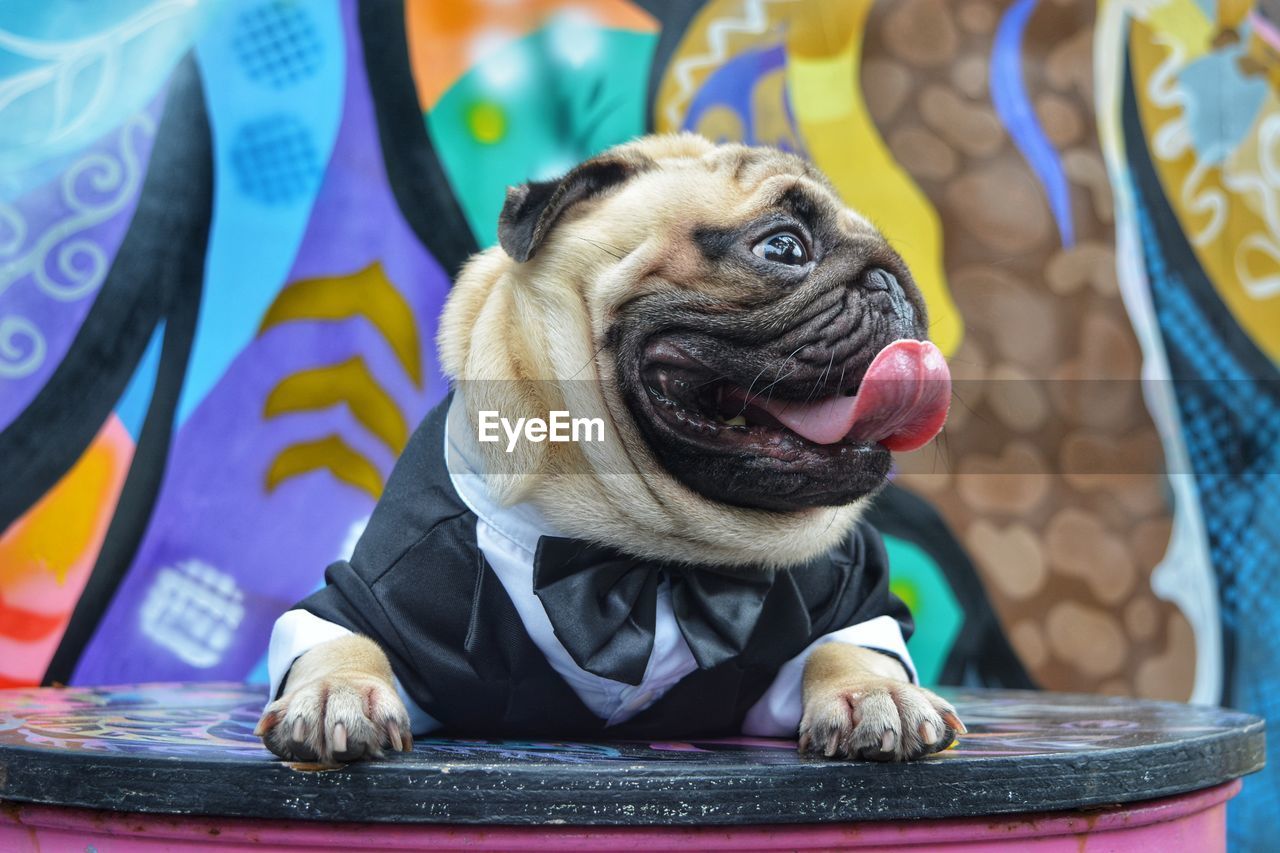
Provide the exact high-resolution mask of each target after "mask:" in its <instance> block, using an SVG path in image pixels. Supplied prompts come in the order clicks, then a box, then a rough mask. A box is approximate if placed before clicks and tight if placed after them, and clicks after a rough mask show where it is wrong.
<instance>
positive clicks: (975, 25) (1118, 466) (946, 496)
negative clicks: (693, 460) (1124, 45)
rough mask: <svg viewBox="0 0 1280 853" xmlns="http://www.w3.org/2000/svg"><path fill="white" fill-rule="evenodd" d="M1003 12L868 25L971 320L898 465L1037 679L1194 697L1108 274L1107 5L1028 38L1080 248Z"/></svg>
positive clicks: (1129, 337) (884, 123) (938, 3)
mask: <svg viewBox="0 0 1280 853" xmlns="http://www.w3.org/2000/svg"><path fill="white" fill-rule="evenodd" d="M1008 5H1009V4H1008V3H1002V2H989V0H960V2H944V0H881V2H879V3H877V4H876V6H875V8H874V10H873V12H872V15H871V18H870V20H869V22H868V27H867V33H866V38H865V41H864V66H863V75H862V85H863V90H864V93H865V96H866V99H867V104H868V108H869V109H870V111H871V113H872V116H873V118H874V119H875V121H876V124H877V126H878V127H879V129H880V132H881V134H882V135H883V137H884V139H885V140H886V142H887V143H888V145H889V147H890V149H891V151H892V152H893V154H894V156H895V157H896V159H897V160H898V162H899V163H901V164H902V166H903V167H904V168H905V169H906V170H907V171H908V172H909V173H910V174H911V176H912V178H913V179H914V180H915V181H916V183H917V184H918V185H919V186H920V188H921V189H922V190H923V191H924V192H925V193H926V194H927V196H928V197H929V198H930V200H931V201H932V203H933V204H934V206H935V207H936V208H937V210H938V213H939V215H940V217H941V219H942V223H943V234H944V264H945V268H946V272H947V278H948V281H949V284H950V287H951V290H952V294H953V296H954V298H955V301H956V304H957V305H958V306H959V309H960V312H961V314H962V316H963V318H964V324H965V338H964V342H963V344H962V346H961V347H960V349H959V351H958V352H956V353H955V354H954V356H953V358H952V365H953V373H954V375H955V378H956V380H957V385H956V387H957V399H956V400H955V401H954V402H953V407H952V413H953V414H952V418H951V421H950V423H949V425H948V427H947V430H946V432H945V434H944V436H943V438H942V439H940V441H939V442H938V445H937V446H936V447H933V446H931V447H928V448H925V449H924V450H922V451H919V452H917V453H914V454H910V455H909V456H907V457H904V458H903V460H902V461H901V471H902V473H901V478H900V482H901V483H902V484H903V485H905V486H907V487H908V488H911V489H913V490H915V491H918V492H920V493H921V494H923V495H925V496H927V497H928V498H929V499H931V500H932V501H933V502H934V503H935V504H936V505H937V506H938V508H939V509H940V510H941V511H942V513H943V514H944V516H945V517H946V519H947V521H948V522H949V524H950V525H951V526H952V528H953V529H954V530H955V532H956V535H957V536H958V537H959V539H960V541H961V542H962V543H963V544H964V545H965V546H966V547H967V548H968V549H969V551H970V552H971V554H972V556H973V558H974V560H975V562H976V563H977V565H978V567H979V570H980V572H981V575H982V579H983V582H984V584H985V586H986V591H987V593H988V595H989V597H990V598H991V600H992V603H993V605H994V607H995V609H996V612H997V613H998V615H999V617H1000V619H1001V621H1002V623H1003V625H1004V627H1005V629H1006V631H1007V633H1008V636H1009V638H1010V641H1011V642H1012V644H1013V646H1014V648H1015V649H1016V650H1017V652H1018V654H1019V655H1020V657H1021V658H1022V660H1023V662H1024V664H1025V665H1026V666H1027V668H1028V670H1029V671H1030V672H1031V673H1032V676H1033V677H1034V678H1035V679H1036V681H1037V682H1038V683H1040V684H1041V685H1042V686H1044V687H1046V688H1051V689H1055V690H1081V691H1091V692H1106V693H1125V694H1132V695H1139V696H1146V697H1159V698H1176V699H1185V698H1186V697H1187V696H1189V695H1190V691H1191V684H1192V678H1193V676H1194V671H1195V651H1194V643H1193V637H1192V630H1191V626H1190V625H1189V624H1188V622H1187V621H1186V619H1185V618H1184V617H1183V615H1182V614H1181V612H1180V611H1178V610H1177V608H1176V607H1174V606H1173V605H1172V604H1170V603H1168V602H1165V601H1162V600H1160V599H1159V598H1157V597H1156V596H1155V595H1154V594H1153V592H1152V590H1151V572H1152V569H1153V568H1154V567H1155V565H1156V564H1157V562H1158V561H1159V560H1160V559H1161V557H1162V556H1163V554H1164V551H1165V548H1166V546H1167V544H1168V541H1169V534H1170V528H1171V523H1170V509H1169V506H1168V497H1167V492H1166V489H1165V486H1164V482H1163V476H1162V475H1161V474H1160V473H1159V472H1160V471H1161V469H1162V450H1161V447H1160V443H1159V440H1158V437H1157V434H1156V431H1155V428H1154V426H1153V424H1152V422H1151V418H1150V416H1149V414H1148V412H1147V410H1146V408H1145V407H1144V406H1143V404H1142V400H1141V395H1140V390H1139V388H1138V386H1137V381H1136V380H1137V378H1138V375H1139V369H1140V366H1141V352H1140V350H1139V347H1138V343H1137V340H1136V339H1135V337H1134V334H1133V331H1132V328H1131V327H1130V325H1129V322H1128V317H1127V315H1126V313H1125V309H1124V306H1123V304H1122V302H1121V299H1120V294H1119V290H1118V287H1117V284H1116V275H1115V252H1114V221H1113V211H1112V198H1111V189H1110V186H1109V184H1108V182H1107V177H1106V169H1105V168H1104V163H1103V158H1102V153H1101V151H1100V149H1099V146H1098V141H1097V128H1096V125H1095V121H1094V108H1093V100H1092V86H1093V80H1092V73H1091V72H1092V67H1093V66H1092V38H1093V18H1094V11H1095V8H1096V4H1095V3H1093V2H1091V0H1059V2H1046V3H1040V4H1039V5H1038V7H1037V9H1036V12H1035V14H1034V16H1033V18H1032V20H1031V23H1030V25H1029V26H1028V29H1027V32H1026V37H1025V40H1024V44H1023V71H1024V83H1025V86H1026V89H1027V92H1028V95H1029V97H1030V100H1031V103H1032V105H1033V107H1034V109H1035V111H1036V114H1037V116H1038V118H1039V120H1040V122H1041V125H1042V127H1043V129H1044V131H1045V134H1046V135H1047V137H1048V138H1049V140H1050V141H1051V143H1052V144H1053V145H1054V147H1055V149H1056V150H1057V152H1058V155H1059V157H1060V158H1061V161H1062V165H1063V169H1064V171H1065V172H1066V174H1067V176H1068V179H1069V181H1070V187H1071V204H1072V212H1073V225H1074V229H1075V239H1076V244H1075V246H1074V247H1073V248H1071V249H1064V248H1063V246H1062V242H1061V240H1060V237H1059V233H1058V229H1057V226H1056V224H1055V222H1054V219H1053V216H1052V214H1051V211H1050V208H1049V205H1048V201H1047V198H1046V196H1045V193H1044V191H1043V190H1042V188H1041V187H1040V185H1039V183H1038V182H1037V179H1036V176H1035V174H1034V173H1033V171H1032V170H1031V168H1030V166H1029V165H1028V164H1027V163H1026V161H1025V160H1024V159H1023V157H1022V155H1021V153H1020V152H1019V151H1018V150H1017V148H1016V147H1015V146H1014V143H1013V141H1012V140H1011V139H1010V137H1009V135H1008V134H1007V133H1006V132H1005V129H1004V127H1003V126H1002V124H1001V122H1000V120H999V117H998V116H997V114H996V111H995V109H994V107H993V106H992V102H991V97H990V93H989V91H988V73H989V63H990V56H991V50H992V41H993V38H994V34H995V31H996V28H997V26H998V25H999V21H1000V19H1001V17H1002V16H1003V14H1004V11H1005V9H1006V8H1007V6H1008ZM908 238H909V235H908ZM1071 379H1086V380H1098V379H1105V380H1128V381H1112V382H1079V383H1074V384H1073V383H1071V382H1069V381H1065V380H1071ZM1113 471H1123V472H1127V473H1111V472H1113Z"/></svg>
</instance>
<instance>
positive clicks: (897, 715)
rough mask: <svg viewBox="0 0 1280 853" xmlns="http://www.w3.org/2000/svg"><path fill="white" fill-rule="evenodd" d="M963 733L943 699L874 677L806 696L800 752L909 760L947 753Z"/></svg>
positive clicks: (818, 754)
mask: <svg viewBox="0 0 1280 853" xmlns="http://www.w3.org/2000/svg"><path fill="white" fill-rule="evenodd" d="M964 731H965V728H964V724H963V723H962V722H960V718H959V717H958V716H956V709H955V708H953V707H952V706H951V703H950V702H948V701H947V700H945V699H943V698H942V697H940V696H937V695H935V694H933V693H931V692H930V691H928V690H925V689H924V688H923V687H917V686H915V685H914V684H908V683H906V682H903V681H894V680H892V679H888V678H869V679H866V680H861V681H859V682H857V683H856V684H854V685H852V686H850V687H847V688H840V689H829V690H823V691H821V692H819V693H817V694H816V695H813V696H806V697H805V703H804V716H803V718H802V719H801V720H800V752H801V753H804V754H808V755H817V756H824V757H826V758H861V759H866V760H869V761H910V760H912V759H915V758H920V757H922V756H925V755H928V754H930V753H933V752H938V751H939V750H943V749H946V748H947V747H948V746H950V745H951V743H952V741H954V740H955V738H956V734H957V733H961V734H963V733H964Z"/></svg>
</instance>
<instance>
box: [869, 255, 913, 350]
mask: <svg viewBox="0 0 1280 853" xmlns="http://www.w3.org/2000/svg"><path fill="white" fill-rule="evenodd" d="M858 284H859V286H861V287H862V289H863V290H868V291H873V292H874V291H879V292H882V293H887V294H888V296H889V305H890V308H891V309H892V311H893V314H894V319H895V320H896V322H895V323H894V326H895V328H896V329H897V331H899V332H900V333H901V334H902V335H903V336H904V337H906V336H909V335H910V334H911V333H912V331H913V330H914V329H915V324H916V309H915V308H914V306H912V304H911V300H910V299H908V298H907V292H906V291H905V290H903V289H902V285H901V284H899V283H898V279H897V277H896V276H894V274H893V273H891V272H889V271H888V270H886V269H882V268H881V267H872V268H871V269H869V270H867V271H866V272H864V273H863V274H862V275H861V276H859V281H858Z"/></svg>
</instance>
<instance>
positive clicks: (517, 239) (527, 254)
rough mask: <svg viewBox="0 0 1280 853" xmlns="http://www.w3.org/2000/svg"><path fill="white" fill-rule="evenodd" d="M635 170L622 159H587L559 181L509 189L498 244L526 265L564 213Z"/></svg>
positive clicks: (499, 224) (618, 182) (501, 214)
mask: <svg viewBox="0 0 1280 853" xmlns="http://www.w3.org/2000/svg"><path fill="white" fill-rule="evenodd" d="M636 171H637V167H636V166H635V165H634V164H631V163H627V162H625V161H622V160H588V161H587V162H586V163H583V164H582V165H580V166H577V167H575V168H574V169H572V170H571V171H570V172H569V173H568V174H567V175H565V176H564V177H563V178H561V179H560V180H558V181H530V182H529V183H527V184H521V185H520V186H518V187H510V188H508V189H507V200H506V201H505V202H504V203H503V205H502V213H500V214H498V243H499V244H501V245H502V248H503V250H504V251H505V252H506V253H507V254H508V255H510V256H511V257H512V258H514V259H515V260H517V261H519V262H521V263H524V262H525V261H527V260H529V259H530V258H532V257H533V256H534V253H536V252H537V251H538V246H540V245H542V241H543V240H545V239H546V237H547V234H548V233H549V232H550V231H551V226H553V225H555V224H556V220H557V219H559V218H560V215H561V214H562V213H564V212H565V210H567V209H568V208H569V207H570V206H572V205H574V204H577V203H578V202H580V201H584V200H585V199H588V198H591V197H592V196H595V195H599V194H600V193H602V192H604V191H605V190H607V189H609V188H610V187H613V186H617V185H618V184H620V183H622V182H623V181H625V180H627V179H628V178H630V177H631V176H632V175H634V174H635V173H636Z"/></svg>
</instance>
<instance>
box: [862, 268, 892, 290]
mask: <svg viewBox="0 0 1280 853" xmlns="http://www.w3.org/2000/svg"><path fill="white" fill-rule="evenodd" d="M861 284H862V286H863V287H864V288H866V289H867V290H886V291H889V292H892V291H893V289H894V288H895V287H897V288H898V289H901V287H900V286H899V285H898V280H897V279H896V278H894V277H893V274H892V273H890V272H889V271H888V270H882V269H880V268H879V267H873V268H871V269H869V270H867V271H866V272H865V273H863V274H862V282H861Z"/></svg>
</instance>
